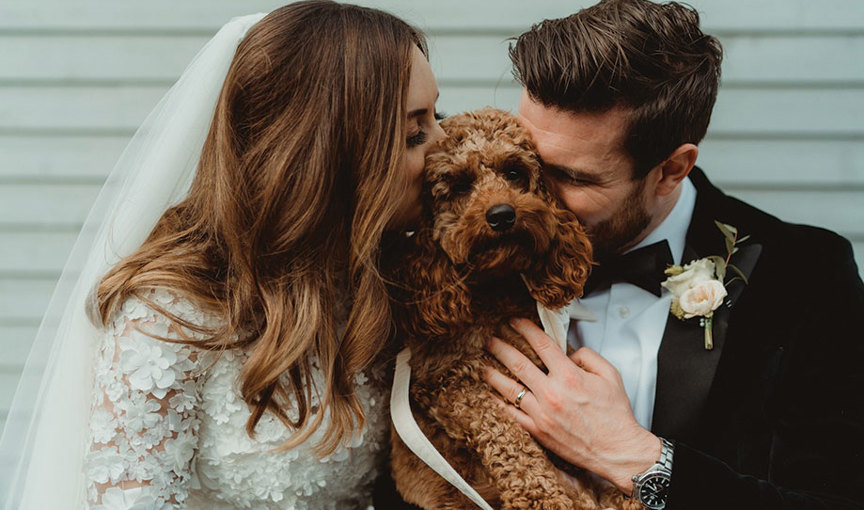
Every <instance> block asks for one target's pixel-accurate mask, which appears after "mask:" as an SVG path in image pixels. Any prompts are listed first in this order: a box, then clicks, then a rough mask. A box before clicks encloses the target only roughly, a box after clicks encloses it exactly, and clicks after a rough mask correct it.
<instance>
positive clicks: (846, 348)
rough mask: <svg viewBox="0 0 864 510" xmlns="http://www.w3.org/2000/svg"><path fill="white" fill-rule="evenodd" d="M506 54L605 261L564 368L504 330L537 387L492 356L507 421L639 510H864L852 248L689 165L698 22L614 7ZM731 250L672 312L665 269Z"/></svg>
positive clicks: (632, 4)
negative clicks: (722, 267) (523, 348)
mask: <svg viewBox="0 0 864 510" xmlns="http://www.w3.org/2000/svg"><path fill="white" fill-rule="evenodd" d="M511 58H512V60H513V63H514V66H515V69H516V73H517V76H518V78H519V80H520V81H521V83H522V84H523V86H524V92H523V96H522V100H521V104H520V106H519V116H520V119H521V122H522V123H523V125H524V126H526V127H527V128H528V129H529V130H530V131H531V134H532V136H533V138H534V140H535V142H536V144H537V148H538V151H539V153H540V155H541V157H542V159H543V162H544V165H545V172H546V176H547V181H548V183H549V186H550V188H551V189H552V190H553V191H554V192H555V193H556V194H557V195H558V196H559V198H560V199H561V201H562V202H563V203H564V204H565V205H566V206H567V207H568V208H569V209H571V210H572V211H573V212H574V213H576V215H577V216H578V217H579V218H580V220H581V221H582V222H583V223H584V224H585V225H586V227H587V229H588V230H589V233H590V234H591V236H592V240H593V242H594V245H595V250H596V256H597V257H598V260H599V265H598V267H596V268H595V271H594V274H593V275H592V277H591V280H589V283H588V285H587V286H586V293H585V296H584V298H583V299H582V300H581V302H580V303H578V304H574V305H573V306H572V307H571V308H572V309H573V311H574V316H575V315H578V316H579V317H580V318H581V319H582V320H578V321H577V320H573V321H571V324H570V330H569V333H568V341H569V343H570V345H571V346H572V347H574V348H577V350H576V351H575V353H574V354H573V355H572V356H570V357H569V358H568V357H567V356H565V355H564V354H563V353H562V352H561V351H560V350H558V349H557V348H556V347H554V346H552V343H551V342H550V339H549V338H548V337H547V336H546V335H545V334H544V333H543V332H542V331H541V330H540V329H538V328H537V327H535V326H534V325H533V324H532V323H530V322H529V321H525V320H521V321H520V320H517V321H516V322H515V323H514V327H515V328H516V329H517V330H518V331H519V332H520V333H522V334H523V335H524V336H525V337H526V338H527V339H528V340H529V341H530V342H531V344H532V345H533V346H534V347H535V350H537V351H538V354H539V355H540V357H541V358H542V359H543V360H544V362H545V364H546V366H547V367H550V371H549V374H548V375H547V374H544V373H542V372H540V371H539V370H537V369H535V368H534V366H533V365H532V364H531V363H529V362H528V360H527V359H525V358H524V357H523V356H522V355H521V354H520V353H518V352H516V351H515V350H514V349H512V348H508V346H507V345H506V344H504V343H502V342H498V341H495V340H494V339H493V340H492V341H491V342H490V345H489V350H490V351H491V352H492V353H493V354H494V355H495V356H496V357H497V358H498V359H499V360H500V361H502V363H504V365H505V366H507V367H508V368H509V369H510V370H511V371H512V372H513V373H514V374H516V375H517V376H518V379H519V381H518V382H517V381H515V380H511V379H509V378H508V377H505V376H504V375H502V374H501V373H499V372H497V371H494V370H490V371H488V372H487V374H486V379H487V381H488V382H489V383H490V384H491V385H492V386H493V387H494V388H495V389H496V390H498V392H499V393H500V394H501V396H502V400H503V401H505V402H506V404H505V405H506V408H507V410H508V412H510V413H511V414H512V416H513V417H514V418H515V419H516V420H517V421H518V422H519V423H520V424H521V425H522V426H524V427H525V428H526V429H527V430H528V431H529V432H531V433H532V435H534V436H535V437H536V438H537V439H538V441H540V442H541V443H543V444H544V445H545V446H546V447H547V448H549V449H551V450H552V451H554V452H555V453H557V454H558V455H559V456H560V457H562V458H563V459H565V460H567V461H569V462H570V463H571V464H573V465H576V466H579V467H582V468H585V469H587V470H589V471H591V472H593V473H596V474H598V475H599V476H602V477H603V478H605V479H607V480H609V481H611V482H612V483H614V484H615V485H616V486H617V487H618V488H619V489H620V490H622V491H623V492H624V493H626V494H631V493H634V492H635V493H636V497H637V498H638V499H639V500H640V501H642V503H643V504H644V505H645V506H646V508H654V509H663V508H665V509H666V510H696V509H698V510H714V509H717V510H720V509H723V510H726V509H761V510H766V509H833V510H841V509H855V508H857V509H861V508H864V503H862V501H864V493H862V488H864V395H862V391H864V325H862V318H864V284H862V282H861V279H860V277H859V276H858V269H857V268H856V265H855V262H854V259H853V255H852V249H851V246H850V244H849V242H848V241H847V240H846V239H843V238H842V237H840V236H838V235H836V234H834V233H832V232H828V231H826V230H822V229H818V228H813V227H806V226H800V225H791V224H788V223H784V222H782V221H780V220H779V219H777V218H774V217H773V216H770V215H768V214H766V213H764V212H762V211H759V210H757V209H755V208H753V207H751V206H749V205H747V204H745V203H743V202H741V201H738V200H736V199H734V198H732V197H729V196H726V195H725V194H723V193H722V192H721V191H720V190H718V189H717V188H715V187H714V186H713V185H712V184H711V183H710V182H709V181H708V179H707V177H706V176H705V174H704V173H703V172H702V171H701V170H700V169H698V168H696V167H695V166H694V165H695V163H696V159H697V156H698V153H699V149H698V147H697V144H698V143H699V141H700V140H701V139H702V138H703V136H704V135H705V131H706V129H707V127H708V122H709V119H710V116H711V110H712V108H713V105H714V100H715V98H716V94H717V87H718V82H719V76H720V60H721V49H720V45H719V43H718V42H717V40H716V39H714V38H713V37H710V36H707V35H705V34H703V33H702V32H701V30H700V28H699V19H698V16H697V15H696V13H695V12H694V11H693V10H691V9H689V8H686V7H684V6H681V5H678V4H676V3H668V4H664V5H658V4H654V3H651V2H649V1H647V0H606V1H603V2H601V3H599V4H598V5H595V6H593V7H591V8H588V9H585V10H582V11H580V12H578V13H576V14H574V15H572V16H570V17H567V18H564V19H557V20H547V21H544V22H543V23H541V24H539V25H537V26H535V27H534V28H532V29H531V30H530V31H528V32H526V33H525V34H522V35H521V36H520V37H519V38H518V40H517V41H516V43H515V45H514V46H513V47H512V49H511ZM720 171H722V169H720ZM717 222H720V223H722V224H726V225H730V226H731V227H733V228H734V229H735V231H734V232H733V231H732V230H730V229H729V228H727V227H724V228H725V229H726V230H727V232H723V231H721V230H720V228H719V227H718V225H717ZM735 232H737V234H735ZM727 234H728V235H729V236H730V238H731V239H730V242H729V244H735V245H736V246H734V247H730V246H728V245H727V241H726V236H727ZM729 248H731V249H732V250H736V248H737V250H736V251H735V253H734V254H732V255H731V257H730V258H729V264H730V268H729V269H728V270H727V271H726V275H725V278H723V280H724V283H726V285H725V288H723V291H725V292H726V293H728V294H727V295H726V296H722V300H720V301H719V303H718V301H711V300H707V299H703V300H701V301H699V300H697V302H696V303H695V304H696V305H699V306H701V307H702V310H696V311H700V312H701V315H702V317H701V318H700V316H696V317H693V318H691V319H688V320H681V319H678V318H677V317H676V316H674V315H672V314H670V305H671V302H672V295H671V293H670V292H669V290H667V289H665V288H664V287H662V286H661V282H662V281H663V280H664V279H666V278H667V276H668V275H665V274H664V273H663V271H664V269H665V268H666V267H667V265H669V264H676V265H684V264H688V263H690V262H692V261H696V260H699V259H703V258H706V257H712V256H716V257H719V258H718V259H713V260H712V262H711V263H716V262H721V261H722V262H724V263H725V261H726V258H727V256H728V252H729ZM699 264H701V265H703V266H704V265H705V264H707V262H700V263H699ZM731 266H735V268H737V270H738V271H740V272H741V273H742V274H741V275H740V276H738V275H737V272H736V271H735V269H732V268H731ZM712 275H713V273H712ZM703 276H704V272H703ZM735 276H738V277H737V278H733V277H735ZM742 277H743V278H742ZM684 278H686V276H685V277H684ZM709 287H710V285H709ZM721 287H722V285H721ZM673 288H674V287H673ZM714 290H715V291H716V290H717V289H716V285H715V286H714ZM720 295H722V293H721V294H720ZM691 297H692V296H691ZM702 297H703V298H705V297H711V296H707V295H703V296H702ZM690 304H691V305H692V304H693V303H690ZM717 304H719V307H718V308H717V309H716V310H713V312H712V309H713V308H714V305H717ZM699 306H697V308H698V307H699ZM706 306H707V307H708V308H705V307H706ZM709 313H710V314H711V317H710V321H709V320H708V319H707V318H706V317H705V316H706V315H708V314H709ZM706 328H707V331H706ZM706 333H711V338H710V339H711V341H712V342H711V343H712V345H711V347H712V348H711V349H710V350H709V349H706V344H707V340H708V338H706ZM523 389H524V390H525V391H524V392H523V391H522V390H523ZM661 438H662V439H661ZM634 487H635V489H636V490H635V491H634ZM378 503H379V504H380V506H381V507H382V508H397V507H398V506H399V504H394V503H391V502H390V501H389V497H388V495H386V494H385V495H383V496H381V495H379V497H378Z"/></svg>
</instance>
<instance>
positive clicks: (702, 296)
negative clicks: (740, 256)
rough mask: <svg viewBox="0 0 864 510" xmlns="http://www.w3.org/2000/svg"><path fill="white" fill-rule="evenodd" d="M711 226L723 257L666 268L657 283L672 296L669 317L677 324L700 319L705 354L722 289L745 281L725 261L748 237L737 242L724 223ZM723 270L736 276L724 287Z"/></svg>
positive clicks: (723, 295) (732, 230)
mask: <svg viewBox="0 0 864 510" xmlns="http://www.w3.org/2000/svg"><path fill="white" fill-rule="evenodd" d="M715 223H716V224H717V228H719V229H720V231H721V232H722V233H723V235H724V236H725V238H726V251H727V252H728V254H727V255H726V257H725V258H723V257H720V256H717V255H714V256H711V257H705V258H703V259H698V260H694V261H692V262H690V263H688V264H686V265H684V266H683V267H682V266H670V267H669V268H668V269H667V270H666V274H667V275H669V278H667V279H666V281H664V282H663V283H661V285H662V286H663V287H666V288H667V289H669V292H670V293H672V307H671V312H672V315H674V316H675V317H677V318H679V319H681V320H688V319H692V318H694V317H699V318H700V324H701V325H702V326H703V327H704V328H705V349H707V350H711V349H713V348H714V337H713V333H712V329H713V326H714V323H713V320H714V311H715V310H717V308H719V307H720V305H721V304H723V300H724V299H725V298H726V295H727V292H726V286H727V285H729V284H730V283H732V282H733V281H735V280H737V279H741V280H743V281H744V283H747V278H746V277H745V276H744V274H743V273H742V272H741V271H740V270H739V269H738V268H737V267H735V266H733V265H732V264H730V263H729V259H731V258H732V254H734V253H735V252H737V251H738V245H739V244H741V243H742V242H744V241H746V240H747V238H748V237H749V236H745V237H742V238H740V239H739V238H738V229H736V228H735V227H733V226H732V225H726V224H725V223H720V222H715ZM727 269H731V270H732V271H733V272H735V273H737V275H736V276H735V277H734V278H732V279H730V280H729V281H726V282H725V283H724V279H725V277H726V272H727Z"/></svg>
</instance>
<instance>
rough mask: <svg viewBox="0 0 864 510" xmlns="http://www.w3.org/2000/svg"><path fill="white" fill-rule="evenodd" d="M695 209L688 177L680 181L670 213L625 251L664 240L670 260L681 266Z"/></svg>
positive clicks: (692, 191)
mask: <svg viewBox="0 0 864 510" xmlns="http://www.w3.org/2000/svg"><path fill="white" fill-rule="evenodd" d="M695 208H696V187H695V186H693V183H692V182H690V177H686V178H685V179H684V180H683V181H681V194H680V195H679V196H678V201H677V202H675V206H674V207H673V208H672V211H671V212H670V213H669V215H668V216H666V219H664V220H663V221H662V222H661V223H660V225H658V226H657V228H655V229H654V230H652V231H651V232H650V233H649V234H648V235H647V236H645V239H643V240H642V241H641V242H639V244H637V245H636V246H634V247H633V248H631V249H630V250H627V251H632V250H635V249H638V248H642V247H643V246H648V245H651V244H654V243H659V242H660V241H663V240H664V239H665V240H666V241H667V242H668V243H669V249H670V250H671V251H672V258H673V259H674V260H675V264H676V265H681V258H682V257H683V256H684V244H685V243H686V242H687V229H688V228H689V227H690V220H691V219H692V218H693V210H694V209H695Z"/></svg>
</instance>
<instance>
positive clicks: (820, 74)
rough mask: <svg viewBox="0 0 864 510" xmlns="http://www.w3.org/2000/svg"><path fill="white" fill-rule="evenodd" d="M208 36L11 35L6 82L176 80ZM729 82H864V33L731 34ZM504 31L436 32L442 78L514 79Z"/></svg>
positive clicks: (3, 70)
mask: <svg viewBox="0 0 864 510" xmlns="http://www.w3.org/2000/svg"><path fill="white" fill-rule="evenodd" d="M207 39H208V37H207V36H202V35H165V34H158V35H117V34H112V35H102V36H94V35H70V34H63V35H55V36H50V35H41V34H40V35H14V34H11V35H9V34H7V35H3V34H2V32H0V47H2V48H3V50H4V51H3V53H0V80H6V81H13V82H14V81H30V82H39V81H50V82H61V83H75V82H99V81H101V82H108V83H128V84H134V83H140V82H142V81H143V82H147V83H153V82H158V83H166V84H167V83H170V82H172V81H173V80H175V79H176V78H177V76H179V74H180V73H181V72H182V71H183V69H184V68H185V67H186V65H187V64H188V63H189V61H190V60H191V58H192V57H193V56H194V55H195V53H196V52H197V51H198V50H199V49H200V48H201V46H203V45H204V43H205V42H206V41H207ZM723 42H724V49H725V50H726V58H727V60H726V65H725V66H724V68H723V84H724V85H726V86H739V87H740V86H746V85H752V84H777V83H781V84H783V83H786V82H790V81H792V82H795V83H796V84H797V85H800V84H844V83H861V82H864V66H861V65H850V63H853V62H862V61H864V35H835V36H831V35H810V36H800V35H799V36H791V35H782V36H777V35H771V34H767V35H749V34H740V35H731V36H728V37H724V38H723ZM508 44H509V40H508V38H507V37H506V36H504V35H475V34H470V33H464V34H463V33H457V34H452V35H447V36H436V37H433V39H432V44H431V45H430V53H431V59H432V64H433V67H434V68H435V71H436V76H437V78H438V81H439V82H444V83H447V82H448V81H453V80H455V81H466V80H470V81H481V82H483V83H486V84H489V83H494V82H495V81H497V80H498V79H499V78H502V77H503V78H505V79H506V80H507V81H509V80H510V79H511V75H510V59H509V57H508V56H507V46H508Z"/></svg>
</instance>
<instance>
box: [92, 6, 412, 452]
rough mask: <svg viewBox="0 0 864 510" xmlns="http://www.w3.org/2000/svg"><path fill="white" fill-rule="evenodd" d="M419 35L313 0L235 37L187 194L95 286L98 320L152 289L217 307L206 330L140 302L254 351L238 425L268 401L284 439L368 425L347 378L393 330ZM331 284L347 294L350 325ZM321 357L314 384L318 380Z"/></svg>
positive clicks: (392, 20) (334, 437) (334, 440)
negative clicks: (384, 252) (390, 241)
mask: <svg viewBox="0 0 864 510" xmlns="http://www.w3.org/2000/svg"><path fill="white" fill-rule="evenodd" d="M414 47H419V48H420V49H421V50H422V51H423V52H424V53H426V46H425V39H424V37H423V35H422V34H421V33H420V32H419V31H418V30H416V29H414V28H413V27H411V26H409V25H408V24H406V23H405V22H403V21H401V20H399V19H398V18H396V17H394V16H392V15H390V14H387V13H384V12H382V11H378V10H375V9H368V8H363V7H358V6H353V5H344V4H338V3H335V2H331V1H317V0H316V1H306V2H298V3H295V4H291V5H287V6H285V7H282V8H280V9H277V10H275V11H273V12H272V13H270V14H269V15H267V16H266V17H265V18H264V19H262V20H261V21H260V22H259V23H257V24H256V25H255V26H253V27H252V28H251V29H250V30H249V32H248V34H247V35H246V37H245V38H244V39H243V41H242V42H241V43H240V45H239V47H238V49H237V53H236V55H235V57H234V59H233V61H232V64H231V67H230V69H229V72H228V75H227V78H226V80H225V84H224V85H223V88H222V91H221V95H220V98H219V101H218V104H217V107H216V112H215V115H214V117H213V122H212V125H211V128H210V131H209V133H208V136H207V138H206V141H205V144H204V147H203V150H202V153H201V160H200V163H199V166H198V168H197V172H196V175H195V178H194V181H193V183H192V186H191V189H190V191H189V194H188V196H187V197H186V198H185V199H184V200H183V201H182V202H181V203H179V204H178V205H177V206H174V207H172V208H171V209H169V210H168V211H166V212H165V213H164V215H163V216H162V217H161V218H160V220H159V221H158V223H157V225H156V226H155V228H154V229H153V231H152V232H151V234H150V235H149V237H148V238H147V240H146V241H145V242H144V244H143V245H142V246H141V248H140V249H139V250H138V251H137V252H135V253H134V254H133V255H131V256H129V257H128V258H126V259H124V260H122V261H121V262H120V263H119V264H118V265H117V266H115V267H114V268H113V269H112V270H111V271H110V272H109V273H108V274H107V275H106V276H105V277H104V278H103V280H102V281H101V282H100V285H99V288H98V294H97V296H98V304H99V312H100V318H101V321H102V323H103V324H107V323H108V321H109V320H110V318H111V317H112V315H113V314H114V313H116V311H117V310H118V308H119V306H120V305H121V304H122V303H123V301H124V300H125V299H126V298H128V297H130V296H135V297H138V298H139V299H142V300H144V301H147V299H146V296H147V292H146V291H148V290H149V289H152V288H156V287H163V288H164V287H167V288H170V289H171V290H174V291H176V292H178V293H180V294H181V295H183V296H184V297H187V298H188V299H191V300H192V301H193V302H194V303H195V304H196V305H198V306H201V307H202V309H206V310H210V311H213V312H216V313H217V314H218V315H219V316H220V317H221V318H223V319H224V321H221V322H220V326H219V327H218V328H217V329H208V330H205V329H204V328H203V327H202V326H201V325H196V324H188V323H186V322H185V321H183V320H181V319H180V318H179V317H177V316H176V315H173V314H170V313H168V312H167V311H165V310H163V309H160V308H159V307H158V305H156V304H155V303H152V302H149V301H148V304H150V305H151V306H153V307H154V308H155V309H157V310H159V311H160V312H164V313H165V315H166V316H167V317H168V318H169V319H171V320H172V321H173V322H174V323H175V325H179V326H183V327H186V328H190V329H191V330H193V331H203V332H206V333H207V336H208V338H207V339H205V340H195V339H192V338H184V340H183V341H185V342H188V343H190V344H193V345H195V346H197V347H200V348H204V349H209V350H215V351H222V350H225V349H232V348H243V349H244V350H246V351H247V352H248V353H249V357H248V360H247V361H246V362H245V364H244V365H243V368H242V372H241V375H240V392H241V394H242V397H243V399H244V400H245V401H246V403H247V404H248V406H249V408H250V411H251V416H250V418H249V420H248V422H247V424H246V429H247V432H248V434H249V435H250V436H254V433H255V432H254V431H255V426H256V424H257V423H258V421H259V420H260V419H261V416H262V415H263V414H264V413H265V412H267V411H270V412H272V413H273V414H275V415H276V416H277V417H278V418H279V419H280V420H281V421H282V422H283V423H284V424H285V425H286V426H288V427H289V428H291V429H292V430H293V431H294V433H293V434H292V436H291V437H290V439H289V440H288V441H287V442H286V443H285V444H283V445H282V447H281V448H282V449H287V448H291V447H294V446H296V445H298V444H300V443H301V442H303V441H305V440H306V439H308V438H309V436H310V435H311V434H312V433H313V432H314V431H315V430H316V429H317V428H318V427H319V426H320V425H321V424H322V421H323V418H324V415H325V412H324V411H325V410H328V411H329V415H330V421H329V424H328V426H327V430H326V433H325V434H324V435H323V438H322V439H321V441H320V442H319V443H317V444H316V450H317V451H318V453H319V454H321V455H326V454H328V453H331V452H332V451H334V450H335V449H336V447H337V446H338V445H339V444H340V443H341V442H342V441H343V438H346V437H350V435H351V434H352V433H353V432H354V430H355V429H356V428H360V427H362V426H363V424H364V423H365V415H364V412H363V409H362V407H361V405H360V402H359V400H358V398H357V395H356V394H355V391H354V384H353V381H354V377H355V375H356V374H357V373H358V372H359V371H361V370H363V369H364V368H366V367H368V366H369V365H370V364H371V363H372V361H373V359H374V358H375V357H376V356H377V355H378V354H379V353H380V352H381V351H382V349H383V348H384V346H385V345H387V341H388V339H389V337H390V335H391V330H392V321H391V313H390V306H389V301H388V298H387V293H386V286H385V283H384V281H383V278H382V276H381V275H380V273H379V269H378V268H379V256H380V243H381V239H382V235H383V234H384V232H385V229H386V228H387V226H388V223H389V222H390V221H391V218H393V217H394V215H395V214H396V213H397V211H398V208H399V204H400V202H401V200H402V195H403V194H404V189H405V186H406V185H407V183H406V181H405V179H406V177H405V176H404V173H403V172H402V171H401V163H400V162H401V160H402V158H403V155H404V153H405V146H406V142H405V129H406V126H405V123H406V97H407V89H408V83H409V77H410V70H411V69H410V67H411V52H412V51H413V50H412V48H414ZM338 289H347V293H348V299H349V302H350V303H351V306H350V312H349V315H348V320H347V326H346V327H345V330H344V332H340V331H339V330H338V328H337V324H336V322H335V315H336V313H337V312H336V309H337V306H338V303H339V302H340V301H344V299H345V297H344V296H343V293H342V292H341V291H340V290H338ZM178 329H180V328H178ZM340 333H341V334H340ZM315 361H317V365H318V367H319V368H320V370H321V372H322V373H323V376H324V380H325V381H326V387H324V388H316V387H315V385H314V383H313V379H312V372H313V370H314V367H313V362H315ZM313 392H315V393H316V394H317V396H318V398H319V401H320V406H313V405H312V400H313V399H312V396H313ZM292 405H296V408H297V411H298V417H297V419H296V420H294V419H291V418H289V416H288V415H287V414H286V408H287V407H289V406H292Z"/></svg>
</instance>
